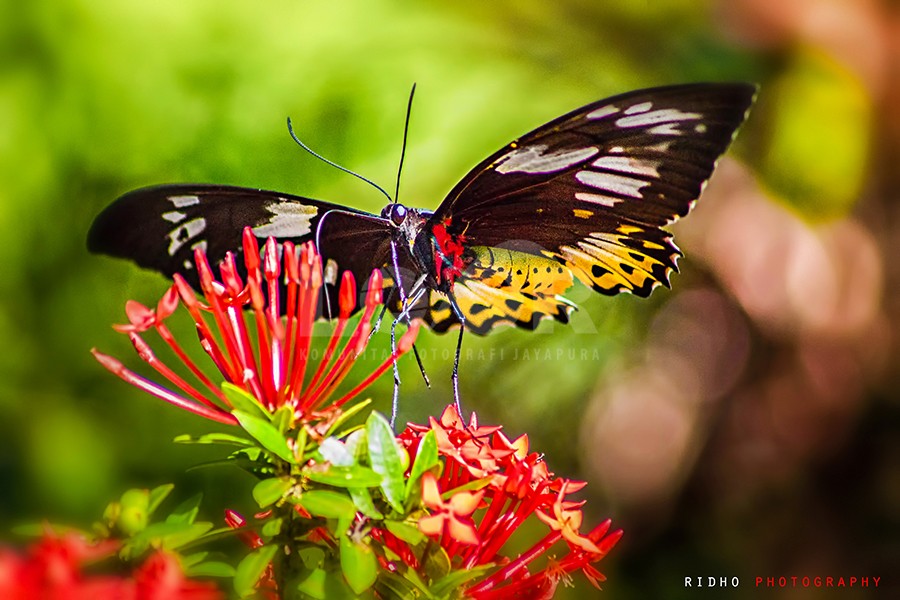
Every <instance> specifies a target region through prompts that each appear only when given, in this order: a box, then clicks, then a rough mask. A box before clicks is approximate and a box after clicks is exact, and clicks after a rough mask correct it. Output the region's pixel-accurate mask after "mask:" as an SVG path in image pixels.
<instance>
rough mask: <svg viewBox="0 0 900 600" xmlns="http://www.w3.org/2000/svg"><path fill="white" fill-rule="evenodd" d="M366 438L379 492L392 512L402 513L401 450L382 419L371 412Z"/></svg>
mask: <svg viewBox="0 0 900 600" xmlns="http://www.w3.org/2000/svg"><path fill="white" fill-rule="evenodd" d="M366 437H367V438H368V441H369V461H370V462H371V463H372V470H373V471H375V472H376V473H378V474H379V475H381V478H382V479H381V491H382V492H383V493H384V497H385V499H386V500H387V501H388V503H389V504H390V505H391V507H392V508H393V509H394V510H396V511H397V512H403V493H404V489H405V482H404V480H403V473H404V468H403V462H404V460H403V450H402V448H400V446H399V444H397V440H396V438H395V437H394V431H393V430H392V429H391V426H390V424H389V423H388V422H387V420H386V419H385V418H384V417H382V416H381V415H380V414H378V413H377V412H373V413H372V414H371V415H369V418H368V420H367V421H366Z"/></svg>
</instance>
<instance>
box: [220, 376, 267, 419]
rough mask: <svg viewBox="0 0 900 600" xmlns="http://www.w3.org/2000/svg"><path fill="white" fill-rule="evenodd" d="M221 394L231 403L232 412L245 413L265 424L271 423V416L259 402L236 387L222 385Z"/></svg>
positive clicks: (226, 384)
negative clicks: (261, 420)
mask: <svg viewBox="0 0 900 600" xmlns="http://www.w3.org/2000/svg"><path fill="white" fill-rule="evenodd" d="M222 392H223V393H224V394H225V397H226V398H227V399H228V401H229V402H230V403H231V408H232V410H235V411H237V410H239V411H241V412H243V413H247V414H248V415H252V416H254V417H256V418H257V419H263V420H265V421H266V422H270V421H271V419H272V415H271V414H269V411H268V410H266V408H265V407H264V406H263V405H262V404H260V403H259V400H257V399H256V398H254V397H253V396H251V395H250V394H248V393H247V392H245V391H244V390H242V389H241V388H239V387H238V386H236V385H234V384H231V383H227V382H226V383H223V384H222Z"/></svg>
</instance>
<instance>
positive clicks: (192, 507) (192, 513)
mask: <svg viewBox="0 0 900 600" xmlns="http://www.w3.org/2000/svg"><path fill="white" fill-rule="evenodd" d="M202 500H203V494H194V495H193V496H191V497H190V498H188V499H187V500H185V501H184V502H182V503H181V504H179V505H178V506H176V507H175V510H173V511H172V512H171V513H170V514H169V516H167V517H166V523H173V524H174V523H184V524H185V525H190V524H191V523H193V522H194V520H195V519H196V518H197V515H198V514H199V513H200V502H201V501H202Z"/></svg>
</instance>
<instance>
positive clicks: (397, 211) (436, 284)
mask: <svg viewBox="0 0 900 600" xmlns="http://www.w3.org/2000/svg"><path fill="white" fill-rule="evenodd" d="M432 214H433V213H431V211H426V210H419V209H416V208H410V207H407V206H404V205H402V204H397V203H395V204H389V205H387V206H385V207H384V209H383V210H382V211H381V216H382V217H383V218H385V219H388V220H390V222H391V224H392V225H393V226H394V230H393V236H394V240H395V241H396V242H397V245H398V246H399V247H402V248H404V250H408V251H409V253H410V256H411V258H412V260H413V262H414V263H415V265H416V267H417V269H418V272H419V273H420V274H423V275H425V283H426V285H427V286H428V287H430V288H434V289H437V290H438V291H441V292H444V293H447V292H449V291H450V289H451V288H452V286H453V283H454V281H456V279H457V278H458V277H459V276H460V275H461V274H462V272H463V270H464V269H465V268H466V266H467V265H468V264H469V263H470V262H471V257H467V256H465V247H464V242H465V238H464V236H462V235H454V234H452V233H450V232H449V231H448V225H449V223H444V222H438V223H434V222H433V220H432V219H431V217H432Z"/></svg>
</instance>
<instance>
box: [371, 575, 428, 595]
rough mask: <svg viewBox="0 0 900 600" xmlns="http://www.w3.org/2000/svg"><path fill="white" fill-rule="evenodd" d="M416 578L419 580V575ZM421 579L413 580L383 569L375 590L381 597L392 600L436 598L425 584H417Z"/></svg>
mask: <svg viewBox="0 0 900 600" xmlns="http://www.w3.org/2000/svg"><path fill="white" fill-rule="evenodd" d="M415 579H417V580H418V577H416V578H415ZM417 583H421V581H412V580H411V579H408V578H406V577H404V576H402V575H399V574H397V573H391V572H390V571H382V572H381V573H380V574H379V576H378V581H376V582H375V590H376V591H377V592H378V595H379V597H381V598H391V599H392V600H394V599H396V600H418V599H419V598H434V595H432V594H431V593H430V592H429V591H428V589H427V588H426V587H425V586H424V585H417Z"/></svg>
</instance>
